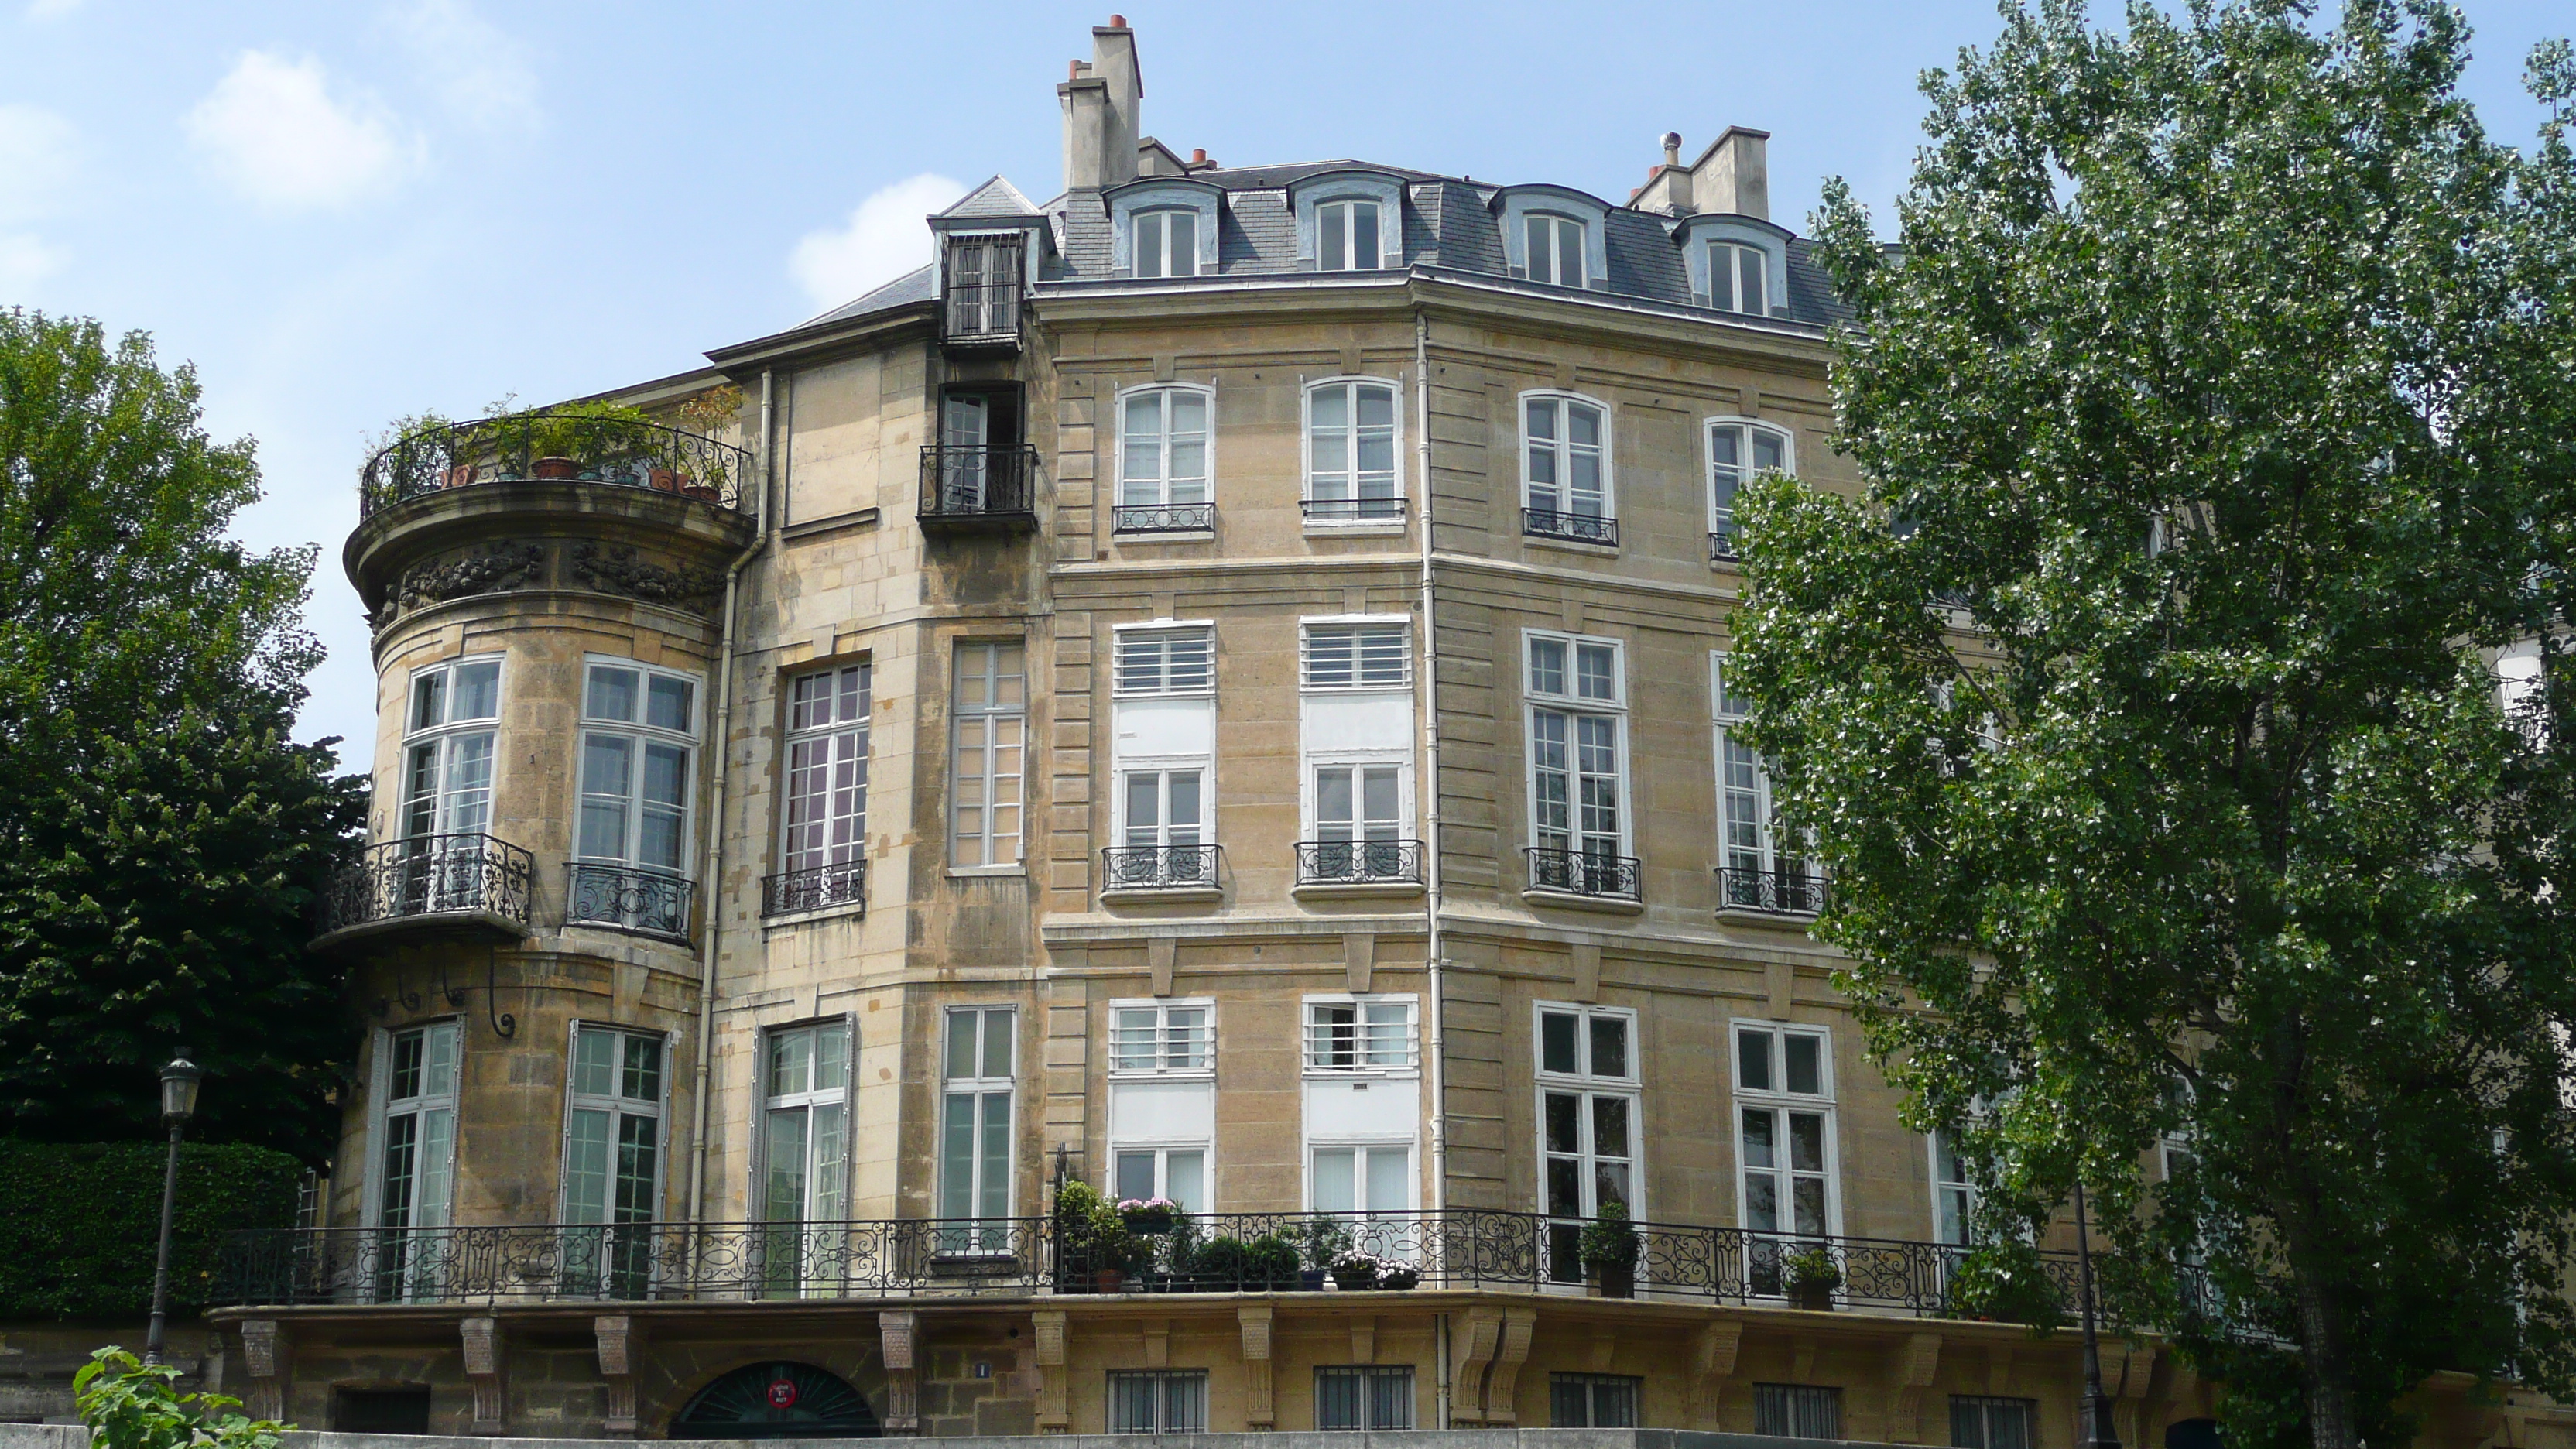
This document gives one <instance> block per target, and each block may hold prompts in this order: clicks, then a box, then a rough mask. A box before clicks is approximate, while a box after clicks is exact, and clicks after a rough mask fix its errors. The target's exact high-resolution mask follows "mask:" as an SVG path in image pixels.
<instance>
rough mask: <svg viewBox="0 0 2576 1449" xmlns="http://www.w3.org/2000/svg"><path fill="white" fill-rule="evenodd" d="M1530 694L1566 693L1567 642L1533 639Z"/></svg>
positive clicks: (1531, 643) (1531, 645)
mask: <svg viewBox="0 0 2576 1449" xmlns="http://www.w3.org/2000/svg"><path fill="white" fill-rule="evenodd" d="M1530 692H1531V693H1533V694H1563V693H1565V641H1564V640H1562V639H1532V640H1531V641H1530Z"/></svg>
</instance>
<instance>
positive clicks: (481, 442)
mask: <svg viewBox="0 0 2576 1449" xmlns="http://www.w3.org/2000/svg"><path fill="white" fill-rule="evenodd" d="M751 464H752V457H751V453H750V451H749V450H748V449H744V448H737V447H735V446H733V445H732V444H730V443H719V442H717V441H716V440H715V439H713V438H707V437H701V436H699V435H698V434H696V433H684V432H682V431H680V430H679V429H677V428H666V427H664V426H662V425H661V424H659V423H638V422H630V421H627V420H625V419H620V418H585V417H559V416H549V415H547V414H543V413H514V414H511V415H509V416H506V417H494V418H478V419H475V420H474V421H472V422H463V423H445V424H441V425H439V426H437V427H432V428H423V429H421V430H420V431H418V432H415V433H411V434H409V435H407V436H405V437H403V438H402V439H400V440H399V441H397V442H395V443H394V444H393V445H392V446H390V447H388V448H385V449H384V450H383V451H381V452H379V453H377V454H376V455H375V456H374V457H372V458H369V459H368V460H367V466H366V467H365V468H364V469H363V470H361V471H360V473H359V475H358V516H359V517H360V518H365V517H367V516H368V515H370V514H372V513H374V512H375V511H376V510H377V509H379V508H385V507H389V506H391V505H393V504H396V503H400V502H402V501H404V500H405V499H410V498H419V497H423V496H425V495H427V494H431V493H436V492H438V491H439V490H441V489H444V488H462V487H467V486H471V485H475V484H484V483H515V482H519V481H522V480H527V479H578V480H581V481H584V482H590V483H608V484H616V485H620V486H624V487H629V488H642V489H649V490H652V491H656V492H662V493H670V494H674V495H676V496H679V497H682V498H694V499H696V500H698V501H699V502H701V503H709V504H713V505H715V506H716V507H718V508H727V509H733V510H735V511H741V509H742V492H741V489H742V484H743V482H744V481H745V480H747V479H749V478H750V477H751Z"/></svg>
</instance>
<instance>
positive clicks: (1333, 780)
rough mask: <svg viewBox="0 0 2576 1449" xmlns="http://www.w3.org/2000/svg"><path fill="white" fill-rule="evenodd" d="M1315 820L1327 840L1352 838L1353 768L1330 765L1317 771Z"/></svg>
mask: <svg viewBox="0 0 2576 1449" xmlns="http://www.w3.org/2000/svg"><path fill="white" fill-rule="evenodd" d="M1315 820H1316V823H1317V824H1319V825H1320V826H1322V827H1323V838H1324V839H1326V840H1348V839H1350V838H1351V770H1350V767H1349V766H1348V765H1339V766H1330V767H1327V768H1324V769H1320V770H1317V771H1316V772H1315Z"/></svg>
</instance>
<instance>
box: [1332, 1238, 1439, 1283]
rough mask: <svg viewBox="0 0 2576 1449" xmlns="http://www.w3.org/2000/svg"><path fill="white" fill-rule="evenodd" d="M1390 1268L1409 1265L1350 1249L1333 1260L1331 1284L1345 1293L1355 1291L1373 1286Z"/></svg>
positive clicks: (1407, 1266) (1417, 1279)
mask: <svg viewBox="0 0 2576 1449" xmlns="http://www.w3.org/2000/svg"><path fill="white" fill-rule="evenodd" d="M1390 1268H1408V1269H1409V1265H1407V1264H1403V1263H1398V1262H1395V1261H1393V1260H1392V1259H1388V1258H1381V1257H1379V1256H1378V1255H1377V1254H1375V1253H1363V1252H1360V1251H1359V1250H1358V1249H1352V1250H1351V1251H1349V1252H1346V1253H1344V1254H1342V1255H1341V1256H1340V1257H1338V1258H1335V1259H1334V1260H1333V1269H1332V1272H1333V1286H1334V1287H1336V1288H1339V1289H1341V1290H1342V1291H1343V1292H1345V1293H1357V1292H1362V1291H1364V1290H1367V1289H1371V1288H1375V1287H1377V1286H1378V1284H1379V1283H1380V1281H1381V1280H1383V1279H1384V1278H1385V1276H1386V1272H1387V1270H1388V1269H1390ZM1415 1281H1417V1282H1418V1281H1420V1279H1419V1278H1418V1277H1417V1278H1416V1280H1415Z"/></svg>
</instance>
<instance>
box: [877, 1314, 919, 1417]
mask: <svg viewBox="0 0 2576 1449" xmlns="http://www.w3.org/2000/svg"><path fill="white" fill-rule="evenodd" d="M919 1328H920V1316H919V1315H918V1314H916V1313H914V1312H913V1311H912V1310H911V1309H909V1308H903V1309H889V1310H887V1311H886V1312H883V1313H880V1314H878V1315H877V1350H878V1352H879V1353H880V1354H882V1355H883V1356H884V1358H885V1371H886V1416H885V1426H886V1428H887V1430H888V1431H890V1432H892V1433H897V1434H918V1433H920V1432H921V1371H920V1369H919V1368H918V1367H917V1366H916V1365H915V1361H914V1357H913V1342H914V1338H915V1336H916V1334H917V1332H918V1330H919Z"/></svg>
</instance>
